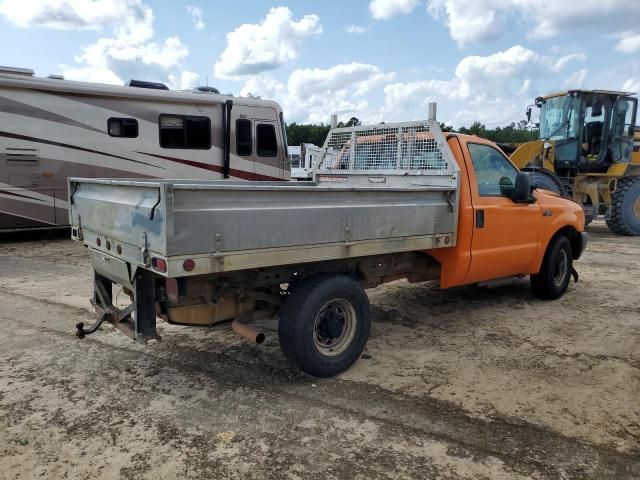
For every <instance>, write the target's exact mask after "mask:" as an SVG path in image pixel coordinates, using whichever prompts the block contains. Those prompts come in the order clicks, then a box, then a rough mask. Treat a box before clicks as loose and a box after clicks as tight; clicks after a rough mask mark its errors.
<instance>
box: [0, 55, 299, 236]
mask: <svg viewBox="0 0 640 480" xmlns="http://www.w3.org/2000/svg"><path fill="white" fill-rule="evenodd" d="M135 87H139V88H135ZM289 171H290V168H289V163H288V161H287V143H286V133H285V128H284V120H283V116H282V109H281V108H280V106H279V105H278V104H277V103H275V102H272V101H267V100H260V99H255V98H244V97H233V96H230V95H221V94H219V93H218V91H217V90H215V89H213V88H208V87H202V88H199V89H194V90H192V91H169V90H168V89H167V87H166V86H165V85H163V84H159V83H151V82H141V81H135V80H132V81H131V82H129V83H128V84H127V85H125V86H116V85H102V84H93V83H84V82H74V81H68V80H64V79H62V77H58V76H51V77H48V78H40V77H35V76H34V75H33V71H31V70H26V69H16V68H6V67H0V232H2V231H11V230H20V229H29V228H51V227H56V226H64V225H67V224H68V203H67V201H66V199H67V178H68V177H71V176H74V177H124V178H140V177H155V178H184V179H187V178H188V179H220V178H232V179H236V180H237V179H243V180H283V179H284V180H287V179H289V178H290V173H289Z"/></svg>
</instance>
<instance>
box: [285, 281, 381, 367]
mask: <svg viewBox="0 0 640 480" xmlns="http://www.w3.org/2000/svg"><path fill="white" fill-rule="evenodd" d="M370 330H371V313H370V306H369V298H368V297H367V294H366V293H365V291H364V290H363V289H362V287H361V286H360V284H359V283H358V282H356V281H355V280H354V279H352V278H351V277H348V276H346V275H339V274H320V275H316V276H313V277H310V278H309V279H307V280H305V281H303V282H302V283H300V284H299V285H297V287H296V288H295V289H294V290H293V292H292V293H291V295H290V296H289V298H287V301H286V302H285V304H284V306H283V307H282V310H281V312H280V322H279V324H278V337H279V339H280V348H282V351H283V353H284V355H285V356H286V357H287V359H288V360H289V361H290V362H291V363H293V364H295V365H296V366H298V367H299V368H300V369H301V370H302V371H304V372H306V373H308V374H309V375H313V376H315V377H333V376H334V375H337V374H339V373H342V372H344V371H345V370H347V369H348V368H349V367H351V365H353V364H354V363H355V362H356V360H358V358H360V355H361V354H362V351H363V350H364V347H365V346H366V344H367V340H368V339H369V331H370Z"/></svg>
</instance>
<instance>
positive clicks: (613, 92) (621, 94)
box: [539, 89, 635, 100]
mask: <svg viewBox="0 0 640 480" xmlns="http://www.w3.org/2000/svg"><path fill="white" fill-rule="evenodd" d="M571 93H577V94H580V93H582V94H589V93H599V94H602V95H615V96H618V97H632V96H633V95H635V93H634V92H621V91H617V90H582V89H575V90H565V91H561V92H554V93H550V94H548V95H542V96H541V97H539V98H542V99H545V100H546V99H548V98H553V97H564V96H565V95H568V94H571Z"/></svg>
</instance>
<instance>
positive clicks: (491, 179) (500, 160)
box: [467, 143, 518, 197]
mask: <svg viewBox="0 0 640 480" xmlns="http://www.w3.org/2000/svg"><path fill="white" fill-rule="evenodd" d="M467 145H468V148H469V153H470V154H471V160H472V161H473V169H474V170H475V173H476V182H477V184H478V193H479V194H480V196H486V197H502V196H504V195H503V194H502V193H501V192H500V185H503V186H505V185H515V181H516V174H517V173H518V171H517V170H516V168H515V167H514V166H513V165H512V164H511V162H509V160H507V159H506V158H505V156H504V155H503V154H501V153H500V152H499V151H498V150H496V149H495V148H493V147H490V146H488V145H482V144H479V143H469V144H467Z"/></svg>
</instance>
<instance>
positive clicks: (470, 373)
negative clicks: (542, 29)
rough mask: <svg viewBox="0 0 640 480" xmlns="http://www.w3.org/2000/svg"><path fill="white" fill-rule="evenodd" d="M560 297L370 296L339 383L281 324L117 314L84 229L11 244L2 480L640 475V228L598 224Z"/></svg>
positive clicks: (420, 291) (1, 260) (424, 288)
mask: <svg viewBox="0 0 640 480" xmlns="http://www.w3.org/2000/svg"><path fill="white" fill-rule="evenodd" d="M590 233H591V241H590V244H589V247H588V251H587V253H586V255H585V257H584V258H583V259H581V260H580V261H579V262H578V264H577V265H576V268H577V270H578V272H579V273H580V282H579V283H577V284H573V283H572V284H571V286H570V290H569V292H568V293H567V294H566V295H565V296H564V297H563V298H562V299H560V300H558V301H555V302H542V301H538V300H536V299H534V298H533V297H532V296H531V294H530V293H529V289H528V282H527V281H526V280H520V281H516V282H514V283H513V284H511V285H508V286H502V287H499V288H492V289H481V288H477V287H465V288H458V289H453V290H448V291H439V290H437V289H436V288H434V287H433V286H432V285H430V284H413V285H411V284H407V283H406V282H394V283H390V284H387V285H383V286H381V287H378V288H376V289H373V290H370V291H369V292H368V293H369V296H370V298H371V301H372V305H373V313H374V325H373V329H372V335H371V340H370V341H369V344H368V347H367V351H366V355H364V358H363V359H361V360H360V361H359V362H358V363H357V364H356V365H355V366H354V367H353V368H352V369H351V370H349V371H348V372H346V373H344V374H342V375H341V376H339V377H338V378H335V379H327V380H319V379H314V378H310V377H307V376H304V375H303V374H301V373H299V372H298V371H296V370H295V369H293V368H291V367H290V366H288V365H287V363H286V362H285V360H284V358H283V356H282V354H281V353H280V350H279V348H278V344H277V326H276V324H274V323H272V322H265V323H263V324H262V325H261V328H262V329H263V330H264V331H265V332H266V333H267V341H266V342H265V344H263V345H261V346H255V345H250V344H248V343H246V342H245V341H244V340H242V339H241V338H238V337H237V336H236V335H234V334H233V332H232V331H231V330H230V328H229V325H228V324H226V325H221V326H218V327H215V328H212V329H208V328H189V327H179V326H173V325H166V324H161V325H160V326H159V332H160V334H161V335H162V336H163V341H162V342H161V343H153V344H150V345H148V346H146V347H142V346H139V345H137V344H135V343H133V342H130V341H129V339H128V338H126V337H125V336H124V335H122V334H120V333H118V332H116V331H115V330H114V329H113V328H111V327H110V326H106V327H103V328H102V330H101V331H100V332H99V333H97V334H95V335H92V336H90V337H88V338H86V339H85V340H82V341H80V340H77V339H76V338H75V337H74V335H73V330H74V325H75V324H76V323H77V322H79V321H84V322H85V323H87V322H89V321H91V320H92V318H93V315H92V312H91V310H90V308H89V302H88V300H87V298H88V297H89V294H90V291H91V269H90V266H89V264H88V261H87V258H86V253H85V250H84V248H83V247H82V246H81V245H79V244H77V243H74V242H71V241H69V240H66V239H60V238H58V239H48V240H38V239H34V238H26V239H25V238H21V239H15V238H8V239H7V238H5V239H4V240H3V241H2V242H1V243H0V327H1V328H0V345H1V348H0V472H1V473H0V478H3V479H4V478H6V479H14V478H15V479H18V478H19V479H22V478H25V479H26V478H70V479H76V478H86V479H96V478H135V479H139V478H143V479H144V478H149V479H151V478H153V479H174V478H238V479H250V478H256V479H258V478H259V479H265V478H274V479H282V478H285V479H286V478H290V479H309V478H322V479H332V478H357V479H363V480H364V479H376V478H421V479H425V478H445V479H448V478H450V479H465V478H474V479H475V478H490V479H494V478H498V479H499V478H504V479H518V478H594V479H603V478H611V479H625V478H640V408H639V406H640V288H639V287H638V278H639V276H640V260H638V259H639V258H640V239H638V238H624V237H616V236H612V235H610V234H608V233H607V231H606V228H605V227H604V226H603V225H602V224H598V223H596V224H595V225H594V226H593V227H591V230H590Z"/></svg>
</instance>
